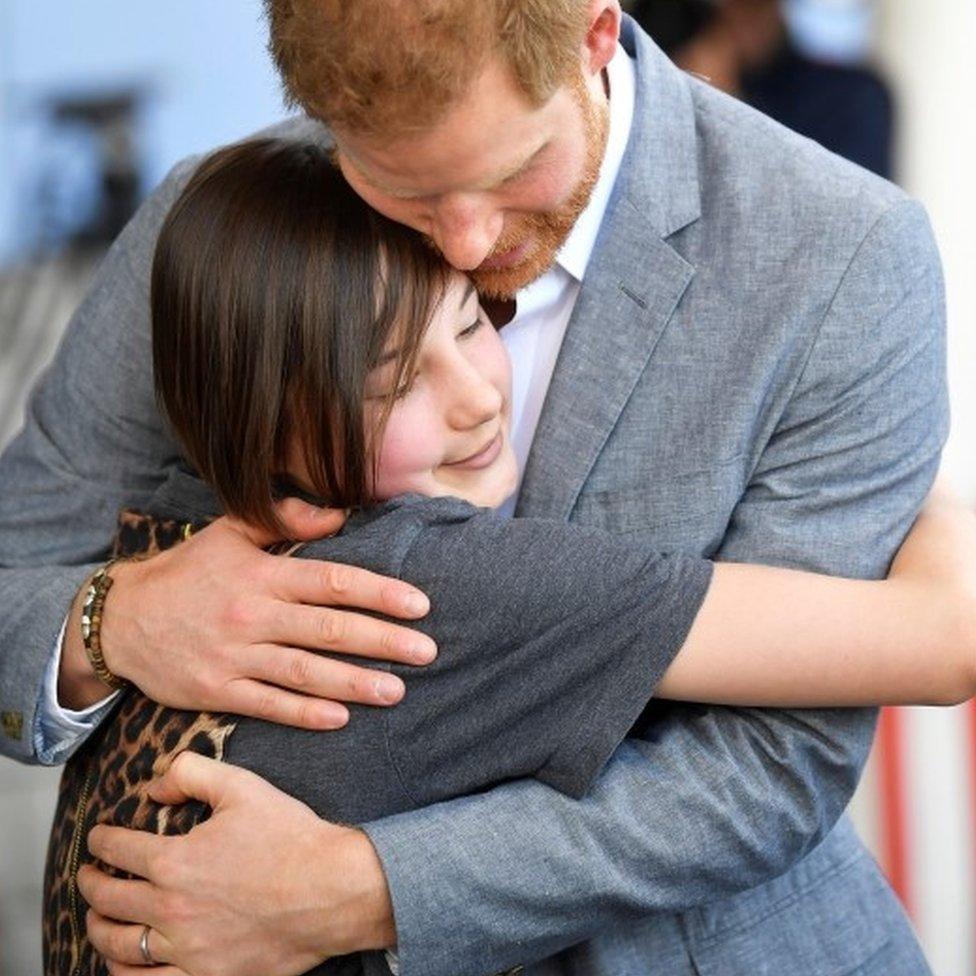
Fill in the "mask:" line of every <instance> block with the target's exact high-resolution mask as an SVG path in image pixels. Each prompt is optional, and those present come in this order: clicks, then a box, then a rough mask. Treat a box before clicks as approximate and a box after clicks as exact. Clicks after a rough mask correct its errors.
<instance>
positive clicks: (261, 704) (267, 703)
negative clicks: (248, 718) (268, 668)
mask: <svg viewBox="0 0 976 976" xmlns="http://www.w3.org/2000/svg"><path fill="white" fill-rule="evenodd" d="M254 715H255V717H256V718H260V719H263V720H264V721H266V722H271V721H273V720H274V719H275V718H276V717H277V715H278V695H277V693H276V692H275V691H273V690H271V689H270V688H269V689H267V690H264V689H262V690H261V691H259V692H258V695H257V698H256V699H255V702H254Z"/></svg>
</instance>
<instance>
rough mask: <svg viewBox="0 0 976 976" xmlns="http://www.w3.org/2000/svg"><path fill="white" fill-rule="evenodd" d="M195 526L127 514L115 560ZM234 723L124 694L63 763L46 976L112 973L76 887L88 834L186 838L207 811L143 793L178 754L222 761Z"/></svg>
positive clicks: (173, 539)
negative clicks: (110, 827)
mask: <svg viewBox="0 0 976 976" xmlns="http://www.w3.org/2000/svg"><path fill="white" fill-rule="evenodd" d="M193 528H194V527H193V526H191V525H189V524H188V523H181V522H175V521H162V520H157V519H154V518H151V517H149V516H145V515H140V514H138V513H135V512H123V513H122V514H121V515H120V516H119V524H118V532H117V534H116V538H115V544H114V547H113V555H116V556H138V555H152V554H153V553H156V552H159V551H160V550H162V549H168V548H170V547H171V546H173V545H176V544H178V543H179V542H180V541H182V540H183V539H184V538H186V537H187V536H188V535H189V534H190V533H191V532H192V530H193ZM234 726H235V722H234V720H233V718H232V717H230V716H227V715H217V714H208V713H201V712H184V711H179V710H177V709H173V708H167V707H165V706H163V705H158V704H157V703H156V702H154V701H152V700H150V699H149V698H147V697H146V696H145V695H143V694H142V693H141V692H140V691H139V690H138V689H137V688H133V687H129V688H127V689H125V691H124V692H123V693H122V694H121V695H120V699H119V701H118V703H117V705H116V711H115V713H114V714H113V715H112V716H111V717H110V718H108V719H106V720H105V721H104V722H103V723H102V725H101V727H100V728H99V730H98V731H97V732H96V733H94V734H93V735H92V736H91V738H90V739H89V740H88V741H87V742H86V743H85V745H84V747H83V748H82V749H81V750H79V752H78V753H76V754H75V755H74V756H73V757H72V758H71V759H70V760H69V762H68V764H67V766H66V767H65V771H64V774H63V776H62V779H61V785H60V788H59V794H58V803H57V809H56V812H55V816H54V825H53V827H52V831H51V838H50V843H49V846H48V854H47V865H46V867H45V872H44V905H45V913H44V922H43V938H44V973H45V976H107V973H108V970H107V969H106V967H105V964H104V962H103V961H102V959H101V957H100V956H98V955H97V953H95V951H94V950H93V948H92V946H91V943H90V942H89V941H88V938H87V935H86V930H85V913H86V911H87V910H88V906H87V905H86V904H85V901H84V899H83V898H82V896H81V893H80V892H79V891H78V888H77V883H76V878H77V872H78V868H79V867H80V866H81V865H82V864H86V863H91V862H92V861H93V860H94V858H92V856H91V855H90V854H89V852H88V847H87V834H88V831H89V830H90V829H91V828H92V827H93V826H94V825H95V824H97V823H107V824H117V825H122V826H127V827H135V828H137V829H139V830H148V831H151V832H153V833H157V834H185V833H187V832H188V831H189V830H190V829H191V828H192V827H193V826H195V825H196V824H198V823H201V822H202V821H203V820H205V819H206V818H207V816H208V815H209V808H207V807H206V806H205V805H204V804H202V803H197V802H192V803H187V804H183V805H182V806H179V807H167V806H162V805H160V804H158V803H156V802H154V801H153V800H151V799H150V798H149V797H148V796H147V795H146V787H147V786H148V784H149V782H150V781H151V780H153V779H155V778H156V777H158V776H159V775H161V774H162V773H163V772H165V770H166V769H167V768H168V767H169V765H170V763H171V762H172V761H173V759H174V757H175V756H177V755H178V754H179V753H180V752H183V751H184V750H187V749H189V750H191V751H193V752H199V753H202V754H203V755H205V756H210V757H211V758H214V759H222V758H223V755H224V746H225V743H226V742H227V738H228V736H229V735H230V734H231V732H233V730H234ZM112 873H113V874H119V873H120V872H116V871H114V870H113V871H112Z"/></svg>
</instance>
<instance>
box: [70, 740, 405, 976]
mask: <svg viewBox="0 0 976 976" xmlns="http://www.w3.org/2000/svg"><path fill="white" fill-rule="evenodd" d="M150 795H151V796H152V797H153V799H155V800H157V801H159V802H161V803H169V804H176V803H183V802H185V801H186V800H187V799H189V798H191V797H192V798H196V799H199V800H202V801H204V802H205V803H207V804H209V805H210V806H211V807H212V808H213V815H212V816H211V818H210V819H209V820H207V821H205V822H204V823H202V824H200V825H199V826H197V827H195V828H194V829H193V830H192V831H191V832H190V833H189V834H187V835H186V836H185V837H160V836H156V835H155V834H148V833H144V832H141V831H136V830H126V829H124V828H121V827H106V826H99V827H95V828H94V829H93V830H92V831H91V833H90V834H89V848H90V850H91V852H92V853H93V854H94V855H95V856H96V857H97V858H99V860H101V861H103V862H105V863H107V864H111V865H113V866H114V867H116V868H120V869H122V870H124V871H128V872H129V873H131V874H134V875H137V876H138V878H139V879H144V880H122V879H119V878H113V877H110V876H109V875H107V874H105V873H104V872H102V871H99V870H98V869H96V868H94V867H91V866H85V867H83V868H82V870H81V871H80V872H79V877H78V884H79V887H80V889H81V893H82V895H83V896H84V897H85V900H86V901H87V902H88V904H89V905H90V906H91V911H90V912H89V915H88V934H89V936H90V938H91V941H92V944H93V945H94V947H95V949H96V950H97V951H98V952H100V953H101V954H102V955H103V956H105V958H106V959H107V960H108V961H109V969H110V972H111V973H112V974H113V976H118V974H123V976H140V974H142V973H143V972H144V968H145V963H144V960H143V957H142V954H141V951H140V947H139V943H140V938H141V936H142V932H143V926H144V925H149V926H151V928H152V931H151V932H150V933H149V950H150V952H151V954H152V957H153V959H154V960H155V961H156V962H157V963H165V964H169V965H168V966H162V967H160V972H161V973H162V974H163V976H176V974H181V973H192V974H193V976H231V974H233V976H293V974H297V973H303V972H305V971H307V970H309V969H311V968H312V967H313V966H315V965H317V964H319V963H321V962H323V961H324V960H325V959H327V958H329V957H331V956H336V955H343V954H345V953H348V952H354V951H358V950H362V949H379V948H382V947H384V946H390V945H393V944H394V943H395V941H396V932H395V929H394V926H393V909H392V905H391V903H390V897H389V892H388V890H387V886H386V879H385V876H384V874H383V870H382V868H381V866H380V862H379V859H378V858H377V856H376V853H375V851H374V850H373V847H372V845H371V843H370V841H369V839H368V838H367V837H366V835H365V834H363V833H362V832H361V831H359V830H356V829H354V828H351V827H340V826H338V825H335V824H330V823H327V822H325V821H323V820H320V819H319V818H318V817H317V816H316V815H315V813H314V812H313V811H312V810H311V809H309V808H308V807H307V806H305V804H303V803H300V802H299V801H298V800H295V799H292V798H291V797H289V796H287V795H286V794H284V793H282V792H281V791H280V790H277V789H275V788H274V787H273V786H271V785H270V784H268V783H267V782H265V781H264V780H263V779H261V778H260V777H258V776H255V775H254V774H253V773H250V772H247V771H246V770H242V769H238V768H236V767H234V766H228V765H225V764H223V763H219V762H216V761H214V760H212V759H206V758H204V757H203V756H199V755H197V754H195V753H183V754H182V755H181V756H179V757H178V758H177V759H176V761H175V762H174V763H173V765H172V766H171V767H170V769H169V770H168V771H167V773H166V774H165V775H164V776H163V777H162V778H161V779H159V780H157V781H156V782H155V783H154V784H152V786H151V787H150Z"/></svg>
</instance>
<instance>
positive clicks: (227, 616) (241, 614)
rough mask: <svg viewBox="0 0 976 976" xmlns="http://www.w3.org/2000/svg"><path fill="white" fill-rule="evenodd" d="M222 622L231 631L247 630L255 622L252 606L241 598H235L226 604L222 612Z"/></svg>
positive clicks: (248, 601)
mask: <svg viewBox="0 0 976 976" xmlns="http://www.w3.org/2000/svg"><path fill="white" fill-rule="evenodd" d="M224 622H225V623H226V624H227V625H228V626H229V627H230V628H231V629H232V630H238V631H239V630H247V629H248V628H249V627H252V626H253V625H254V622H255V618H254V604H253V602H252V601H251V600H247V599H245V598H244V597H241V596H235V597H233V598H231V599H230V600H229V601H228V602H227V607H226V609H225V611H224Z"/></svg>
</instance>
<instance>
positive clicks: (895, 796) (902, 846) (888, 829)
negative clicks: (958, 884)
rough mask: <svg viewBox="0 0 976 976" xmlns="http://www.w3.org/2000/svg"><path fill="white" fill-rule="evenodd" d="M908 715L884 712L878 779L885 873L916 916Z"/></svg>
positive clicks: (903, 901) (906, 908) (882, 715)
mask: <svg viewBox="0 0 976 976" xmlns="http://www.w3.org/2000/svg"><path fill="white" fill-rule="evenodd" d="M903 721H904V713H903V712H902V711H901V710H900V709H897V708H883V709H881V720H880V723H879V726H878V779H879V783H880V788H881V804H882V810H881V852H882V859H883V862H884V869H885V873H886V874H887V875H888V880H889V881H890V882H891V886H892V888H894V889H895V893H896V894H897V895H898V897H899V898H900V899H901V902H902V904H903V905H904V906H905V910H906V911H907V912H908V913H909V915H911V914H912V898H911V893H912V892H911V872H910V867H909V863H908V822H907V817H906V809H905V795H906V794H905V744H904V724H903Z"/></svg>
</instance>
